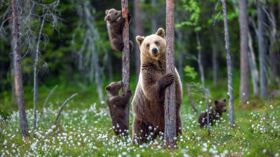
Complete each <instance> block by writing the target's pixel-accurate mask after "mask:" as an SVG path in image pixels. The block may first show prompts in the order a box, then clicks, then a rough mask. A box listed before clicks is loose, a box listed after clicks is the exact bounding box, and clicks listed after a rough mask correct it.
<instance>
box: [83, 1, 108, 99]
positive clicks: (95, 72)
mask: <svg viewBox="0 0 280 157" xmlns="http://www.w3.org/2000/svg"><path fill="white" fill-rule="evenodd" d="M83 9H84V12H85V16H86V19H85V20H86V25H87V29H88V31H89V36H88V37H87V38H88V43H87V44H88V45H89V50H90V52H91V53H92V54H91V70H90V73H91V76H90V77H91V81H93V78H92V77H93V76H94V78H95V84H96V86H97V94H98V98H99V101H101V102H103V101H104V97H103V90H102V80H101V77H100V73H101V72H100V71H101V70H100V66H99V58H98V55H97V50H96V46H95V45H94V44H92V43H96V42H95V40H97V38H98V36H99V35H98V34H97V32H96V30H95V29H96V28H95V25H94V23H93V21H94V18H93V15H92V14H91V12H90V9H91V7H89V3H88V2H84V3H83ZM94 37H95V38H94Z"/></svg>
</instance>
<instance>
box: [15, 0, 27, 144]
mask: <svg viewBox="0 0 280 157" xmlns="http://www.w3.org/2000/svg"><path fill="white" fill-rule="evenodd" d="M11 8H12V17H11V32H12V40H11V48H12V55H13V68H14V75H13V76H14V87H15V96H16V102H17V105H18V109H19V123H20V129H21V135H22V138H23V139H24V138H26V137H28V122H27V118H26V113H25V104H24V92H23V82H22V69H21V55H20V47H19V33H20V32H19V23H18V12H17V10H18V9H17V1H16V0H11Z"/></svg>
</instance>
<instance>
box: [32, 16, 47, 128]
mask: <svg viewBox="0 0 280 157" xmlns="http://www.w3.org/2000/svg"><path fill="white" fill-rule="evenodd" d="M44 24H45V16H43V19H42V22H41V25H40V30H39V34H38V39H37V45H36V51H35V56H34V65H33V115H34V119H33V127H34V128H33V129H34V130H35V129H37V125H38V118H37V98H38V94H39V91H38V72H37V67H38V61H39V53H40V52H39V51H40V50H39V49H40V41H41V35H42V31H43V27H44Z"/></svg>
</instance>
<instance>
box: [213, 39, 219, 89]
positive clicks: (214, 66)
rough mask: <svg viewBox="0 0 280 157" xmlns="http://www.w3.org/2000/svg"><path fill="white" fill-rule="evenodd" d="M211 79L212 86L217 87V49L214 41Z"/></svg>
mask: <svg viewBox="0 0 280 157" xmlns="http://www.w3.org/2000/svg"><path fill="white" fill-rule="evenodd" d="M212 77H213V84H214V86H215V87H216V86H217V79H218V59H217V47H216V44H215V42H214V41H212Z"/></svg>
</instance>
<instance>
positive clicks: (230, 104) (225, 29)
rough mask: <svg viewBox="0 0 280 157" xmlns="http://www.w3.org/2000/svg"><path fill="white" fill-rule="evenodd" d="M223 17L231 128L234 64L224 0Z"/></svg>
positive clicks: (232, 122) (223, 1)
mask: <svg viewBox="0 0 280 157" xmlns="http://www.w3.org/2000/svg"><path fill="white" fill-rule="evenodd" d="M222 4H223V15H224V33H225V49H226V53H227V75H228V96H229V121H230V126H231V127H234V125H235V124H234V99H233V88H232V87H233V85H232V63H231V53H230V40H229V32H228V19H227V6H226V1H225V0H222Z"/></svg>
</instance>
